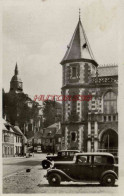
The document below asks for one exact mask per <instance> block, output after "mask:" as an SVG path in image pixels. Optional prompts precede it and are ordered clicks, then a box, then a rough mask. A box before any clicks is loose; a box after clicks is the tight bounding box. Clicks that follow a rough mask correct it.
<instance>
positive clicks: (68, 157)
mask: <svg viewBox="0 0 124 196" xmlns="http://www.w3.org/2000/svg"><path fill="white" fill-rule="evenodd" d="M79 152H80V151H79V150H61V151H59V152H58V153H57V155H48V156H47V157H46V159H44V160H43V161H42V162H41V165H42V167H43V169H48V168H49V167H50V165H51V164H52V163H51V162H52V161H72V160H73V157H74V154H75V153H79Z"/></svg>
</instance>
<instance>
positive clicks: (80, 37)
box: [61, 16, 98, 151]
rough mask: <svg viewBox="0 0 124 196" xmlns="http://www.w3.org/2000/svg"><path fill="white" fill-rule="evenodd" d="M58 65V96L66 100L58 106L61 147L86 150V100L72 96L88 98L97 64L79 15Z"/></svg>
mask: <svg viewBox="0 0 124 196" xmlns="http://www.w3.org/2000/svg"><path fill="white" fill-rule="evenodd" d="M61 65H62V69H63V83H62V95H63V96H65V97H67V96H68V97H70V98H68V99H65V100H63V103H62V109H63V115H62V116H63V118H62V127H63V138H64V144H63V148H65V149H79V150H82V151H86V148H87V147H86V145H87V142H86V139H85V138H86V135H87V131H88V101H87V100H81V99H82V98H79V100H77V99H75V97H77V96H78V97H79V96H80V97H83V96H84V95H89V91H88V89H89V87H90V80H91V76H92V74H96V69H97V66H98V64H97V62H96V61H95V60H94V56H93V53H92V50H91V48H90V45H89V42H88V39H87V36H86V34H85V31H84V28H83V26H82V22H81V20H80V16H79V21H78V24H77V26H76V29H75V31H74V34H73V36H72V39H71V41H70V44H69V45H68V46H67V51H66V53H65V56H64V58H63V59H62V61H61Z"/></svg>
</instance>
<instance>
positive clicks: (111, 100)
mask: <svg viewBox="0 0 124 196" xmlns="http://www.w3.org/2000/svg"><path fill="white" fill-rule="evenodd" d="M103 101H104V103H103V104H104V113H106V114H113V113H117V96H116V94H115V93H113V92H108V93H106V94H105V96H104V100H103Z"/></svg>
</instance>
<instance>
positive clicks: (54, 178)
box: [48, 174, 61, 186]
mask: <svg viewBox="0 0 124 196" xmlns="http://www.w3.org/2000/svg"><path fill="white" fill-rule="evenodd" d="M48 182H49V185H51V186H59V185H60V182H61V177H60V175H58V174H50V175H49V177H48Z"/></svg>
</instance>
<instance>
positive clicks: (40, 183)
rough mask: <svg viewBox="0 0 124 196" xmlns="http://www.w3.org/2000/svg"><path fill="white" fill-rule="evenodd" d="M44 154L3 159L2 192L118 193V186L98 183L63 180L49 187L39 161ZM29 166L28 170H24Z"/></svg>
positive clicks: (44, 171)
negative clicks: (104, 185) (29, 169)
mask: <svg viewBox="0 0 124 196" xmlns="http://www.w3.org/2000/svg"><path fill="white" fill-rule="evenodd" d="M44 158H45V155H42V154H39V155H38V154H35V155H34V157H31V158H6V159H5V158H4V159H3V193H109V194H113V193H115V194H118V191H119V187H118V185H117V183H116V185H115V186H114V187H102V186H101V185H100V184H98V183H96V184H91V183H90V184H85V183H74V182H64V183H61V186H60V187H50V186H49V184H48V181H47V180H46V179H45V178H44V175H45V174H46V170H43V169H42V167H41V165H40V163H41V160H42V159H44ZM27 168H31V171H30V172H26V169H27Z"/></svg>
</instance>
